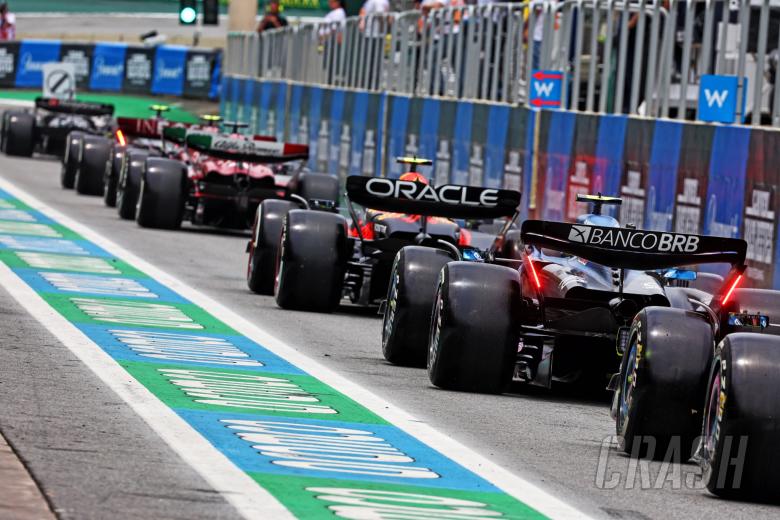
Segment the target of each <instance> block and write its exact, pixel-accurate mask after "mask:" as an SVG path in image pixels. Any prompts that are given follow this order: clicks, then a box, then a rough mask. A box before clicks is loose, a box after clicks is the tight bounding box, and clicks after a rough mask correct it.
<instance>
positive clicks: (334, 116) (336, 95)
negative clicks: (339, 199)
mask: <svg viewBox="0 0 780 520" xmlns="http://www.w3.org/2000/svg"><path fill="white" fill-rule="evenodd" d="M344 95H345V92H344V91H343V90H334V91H333V94H332V96H331V104H330V135H329V136H328V170H327V173H329V174H330V175H336V176H337V175H338V174H339V158H340V156H341V153H340V152H341V142H342V140H344V139H342V137H343V136H342V135H341V134H342V126H344V127H345V130H346V132H347V138H346V143H345V144H346V146H347V148H348V147H349V124H347V125H343V123H342V119H341V118H342V114H343V113H344ZM323 173H325V172H323Z"/></svg>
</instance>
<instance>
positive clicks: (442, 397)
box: [0, 156, 780, 520]
mask: <svg viewBox="0 0 780 520" xmlns="http://www.w3.org/2000/svg"><path fill="white" fill-rule="evenodd" d="M59 168H60V166H59V163H57V162H55V161H52V160H46V159H40V158H37V159H32V160H31V159H16V158H7V157H5V156H2V157H0V176H2V177H3V178H5V179H8V180H10V181H11V182H12V183H13V184H15V185H16V186H17V187H19V188H21V189H23V190H25V191H27V192H28V193H30V194H32V195H33V196H35V197H37V198H38V199H40V200H41V201H43V202H44V203H46V204H48V205H50V206H52V207H54V208H56V209H57V210H59V211H61V212H63V213H64V214H66V215H68V216H69V217H71V218H73V219H75V220H77V221H79V222H81V223H82V224H85V225H87V226H89V227H91V228H92V229H94V230H95V231H97V232H98V233H101V234H102V235H104V236H105V237H107V238H109V239H111V240H113V241H115V242H116V243H118V244H119V245H121V246H122V247H124V248H126V249H128V250H130V251H132V252H133V253H135V254H136V255H138V256H140V257H142V258H144V259H145V260H147V261H149V262H151V263H153V264H155V265H156V266H158V267H160V268H161V269H163V270H165V271H167V272H169V273H171V274H173V275H174V276H176V277H178V278H179V279H181V280H182V281H184V282H185V283H187V284H189V285H191V286H193V287H195V288H197V289H199V290H201V291H202V292H204V293H206V294H207V295H209V296H211V297H212V298H214V299H216V300H217V301H219V302H221V303H223V304H225V305H227V306H228V307H230V308H231V309H232V310H234V311H236V312H237V313H238V314H240V315H242V316H243V317H245V318H247V319H250V320H253V321H254V322H255V323H257V324H258V325H259V326H261V327H262V328H264V329H266V330H267V331H268V332H269V333H271V334H273V335H275V336H277V337H279V338H280V339H282V340H284V341H285V342H287V343H288V344H289V345H291V346H293V347H294V348H296V349H298V350H299V351H301V352H303V353H304V354H306V355H308V356H310V357H312V358H315V359H316V360H318V361H320V362H321V363H323V364H325V365H327V366H328V367H329V368H331V369H333V370H335V371H337V372H339V373H341V374H342V375H345V376H346V377H349V378H351V379H353V380H354V381H355V382H357V383H358V384H360V385H363V386H364V387H366V388H368V389H369V390H371V391H372V392H374V393H376V394H378V395H380V396H382V397H383V398H385V399H387V400H389V401H390V402H392V403H394V404H395V405H398V406H400V407H401V408H404V409H405V410H407V411H408V412H410V413H412V414H413V415H415V416H416V417H417V418H418V419H419V420H420V421H424V422H426V423H428V424H430V425H432V426H434V427H435V428H437V429H439V430H440V431H442V432H445V433H446V434H448V435H450V436H452V437H453V438H455V439H457V440H458V441H460V442H462V443H463V444H465V445H466V446H468V447H470V448H472V449H474V450H475V451H477V452H478V453H480V454H482V455H483V456H486V457H488V458H490V459H491V460H493V461H495V462H496V463H498V464H500V465H502V466H504V467H505V468H507V469H509V470H511V471H513V472H515V473H517V474H520V475H522V476H523V477H525V478H527V479H529V480H531V481H532V482H534V483H536V484H538V485H540V486H542V487H544V488H546V489H548V490H550V491H551V492H553V493H554V494H556V495H557V496H559V497H560V498H563V499H565V500H567V501H569V502H570V503H572V504H573V505H575V506H577V507H580V508H582V509H583V510H584V511H586V512H588V513H591V514H593V515H595V516H601V517H604V518H617V519H631V520H634V519H644V518H670V517H672V518H691V519H693V518H725V517H728V518H730V519H738V518H751V519H757V518H777V517H778V515H780V507H772V506H765V505H756V504H746V503H737V502H727V501H723V500H719V499H716V498H714V497H712V496H710V495H708V494H707V493H706V492H704V491H702V490H700V489H686V488H685V486H684V485H683V488H682V489H679V486H678V485H677V484H679V483H680V482H683V483H684V482H685V478H686V475H687V474H690V473H692V472H696V471H697V470H696V467H695V466H693V465H691V464H686V465H672V466H671V467H670V468H669V471H668V472H667V473H661V474H660V475H661V477H660V480H659V471H660V470H661V464H659V463H646V462H642V463H640V464H639V465H638V467H636V466H634V469H633V472H634V473H633V474H634V475H635V476H632V464H631V463H630V461H629V459H627V458H625V457H623V456H621V455H620V454H618V453H617V452H616V451H615V449H614V448H611V449H606V450H604V449H602V443H603V441H604V439H605V438H606V437H608V436H609V435H611V434H613V433H614V426H613V422H612V420H611V419H610V417H609V410H608V403H607V402H606V401H605V400H603V401H601V400H598V399H587V398H583V397H579V396H573V395H571V394H570V393H568V394H567V393H562V392H554V393H551V392H546V391H544V392H536V391H534V392H524V393H522V394H519V393H518V394H512V395H504V396H487V395H471V394H463V393H455V392H447V391H442V390H438V389H435V388H433V387H432V386H431V385H430V383H429V382H428V378H427V374H426V373H425V371H424V370H419V369H409V368H400V367H395V366H391V365H389V364H387V363H386V362H385V361H384V360H383V359H382V355H381V350H380V326H381V320H380V319H379V317H377V316H376V315H375V314H374V313H373V312H370V311H366V310H363V309H355V308H346V309H342V310H341V311H340V312H338V313H336V314H334V315H319V314H313V313H304V312H289V311H282V310H280V309H278V308H277V307H276V305H275V303H274V301H273V299H272V298H270V297H261V296H257V295H254V294H252V293H250V292H249V290H248V289H247V288H246V284H245V281H244V272H245V269H246V254H245V253H244V248H245V246H246V241H247V239H248V235H243V234H224V233H220V232H215V231H212V230H208V229H200V228H195V227H192V226H189V225H187V226H185V228H184V229H182V230H181V231H175V232H169V231H152V230H144V229H140V228H139V227H137V226H136V225H135V223H132V222H127V221H122V220H120V219H119V218H118V216H117V215H116V211H115V210H113V209H109V208H106V207H104V206H103V201H102V199H101V198H96V197H84V196H78V195H76V194H75V193H73V192H72V191H64V190H62V189H61V188H60V187H59ZM0 309H3V312H0V326H1V327H2V329H0V330H2V331H4V335H3V338H2V341H1V342H0V344H2V345H5V348H2V349H0V377H2V379H0V381H2V383H3V384H2V385H0V426H2V427H3V428H4V430H3V431H4V433H5V434H6V435H7V436H8V437H9V438H10V440H11V442H13V443H14V444H15V447H16V449H17V450H18V451H19V452H20V453H21V454H22V456H23V457H24V458H25V459H27V460H28V461H29V464H28V466H29V467H30V468H31V470H32V473H33V475H34V476H35V478H36V479H37V480H38V482H40V483H41V485H42V488H43V489H44V492H45V493H47V495H48V496H49V498H50V499H51V501H52V503H53V504H54V506H55V508H58V507H64V508H66V509H67V510H69V511H71V512H73V511H74V508H75V511H76V513H79V512H80V513H81V514H73V515H72V517H73V518H86V517H90V516H91V517H96V518H97V517H103V516H107V515H105V511H101V508H103V507H110V510H111V513H112V514H111V516H112V517H115V516H114V513H116V512H125V514H124V515H118V516H116V517H120V516H126V517H132V516H134V517H147V516H149V517H151V516H153V517H156V518H178V517H179V516H181V517H185V516H188V517H199V516H210V517H212V518H223V517H224V518H231V517H232V516H231V515H233V514H234V513H233V512H232V511H231V510H230V508H229V507H228V506H227V504H225V503H224V501H223V500H222V499H221V498H220V497H218V496H213V493H212V494H209V493H208V485H206V484H205V483H203V482H202V480H201V479H200V478H199V477H197V475H194V472H192V470H189V469H188V468H187V467H186V466H184V465H183V463H182V462H181V461H180V460H178V459H177V457H176V455H174V454H173V453H172V452H171V450H170V449H168V448H166V447H165V446H164V445H163V444H162V441H160V440H159V439H156V438H155V437H154V434H153V433H151V432H150V431H149V429H148V427H146V426H145V425H144V424H143V423H141V422H140V421H139V420H138V419H137V418H136V417H133V416H132V412H131V411H129V410H127V409H124V408H123V405H122V404H121V401H120V400H119V399H118V398H117V397H116V396H113V395H111V393H110V391H108V390H107V389H105V388H102V387H101V383H100V382H99V381H98V380H97V379H96V378H95V377H93V376H91V374H89V373H88V371H87V369H86V368H84V367H83V366H80V363H79V362H78V361H77V360H75V359H74V358H73V356H72V355H70V354H69V353H68V352H67V351H66V350H65V348H64V347H61V348H58V345H57V344H56V341H55V340H54V339H53V338H51V336H49V335H48V334H47V333H46V332H45V331H43V330H42V329H41V328H40V327H39V326H38V325H37V323H35V322H34V321H33V320H30V319H26V317H25V316H23V315H21V313H23V311H21V310H19V308H18V306H16V305H15V304H14V303H13V302H12V301H10V300H9V298H8V296H7V295H6V294H2V293H0ZM11 347H13V348H11ZM9 356H10V357H9ZM9 360H10V361H9ZM9 362H10V364H9ZM314 375H315V376H316V374H314ZM8 410H10V411H8ZM66 414H67V417H65V415H66ZM52 417H54V419H53V420H52ZM98 418H100V419H98ZM96 420H98V422H99V424H100V426H102V428H100V427H99V426H98V425H95V424H93V423H94V422H95V421H96ZM117 420H121V421H122V424H121V426H119V425H117V424H115V421H117ZM60 421H64V422H63V423H62V424H60ZM100 421H102V422H100ZM81 424H83V425H89V426H86V427H82V428H79V427H78V425H81ZM85 428H86V429H87V430H88V431H89V432H90V435H86V436H85V435H84V430H85ZM97 428H100V429H97ZM6 430H7V431H6ZM127 439H129V442H132V444H133V446H132V448H131V449H127V447H126V446H124V445H123V443H124V442H128V440H127ZM74 446H75V447H78V448H79V449H81V450H87V451H88V452H89V453H91V455H89V456H88V457H85V456H82V455H81V454H79V453H78V452H73V451H67V450H61V449H58V448H60V447H65V448H69V447H74ZM135 452H138V453H141V454H142V455H141V457H142V460H138V461H135V462H133V463H132V464H129V467H128V465H127V464H123V463H122V460H124V459H126V458H128V457H130V456H131V455H132V454H133V453H135ZM600 453H601V454H606V455H607V458H606V459H605V460H604V459H603V458H602V466H601V471H599V467H600V466H599V455H600ZM114 457H118V458H116V459H115V458H114ZM87 458H89V459H93V460H94V461H95V462H94V464H89V463H86V462H85V460H84V459H87ZM127 460H130V459H127ZM643 468H648V469H649V473H645V472H644V471H643ZM63 472H64V473H63ZM95 472H97V475H99V477H98V476H97V475H96V474H95ZM614 474H617V475H619V476H620V480H619V481H617V482H616V485H611V484H610V483H615V479H616V478H617V477H616V476H615V475H614ZM643 474H644V475H649V485H650V486H651V487H652V486H654V485H656V484H662V485H661V486H660V488H658V489H641V486H640V484H641V483H642V478H641V476H642V475H643ZM600 475H601V478H600ZM664 476H665V477H666V478H665V479H664ZM146 478H152V479H153V481H151V482H144V479H146ZM611 479H612V480H611ZM661 480H663V482H660V481H661ZM74 482H78V483H79V484H81V483H82V482H83V484H84V486H86V487H87V488H88V489H86V490H85V489H81V488H80V487H79V486H77V485H75V484H74ZM599 482H605V483H607V485H606V486H605V485H599ZM627 482H628V484H627ZM632 484H633V485H632ZM90 486H92V487H93V488H94V489H93V490H92V492H98V491H99V492H101V493H102V496H103V497H108V498H107V500H108V502H101V500H98V499H95V498H93V499H89V500H87V498H88V497H89V493H90ZM627 487H629V488H630V489H627ZM645 487H647V486H645ZM128 490H134V491H132V492H131V491H128ZM114 493H116V495H114ZM145 493H149V494H151V495H152V497H153V498H151V499H150V498H146V494H145ZM115 496H119V497H121V499H114V497H115ZM133 497H135V499H134V498H133ZM158 497H162V498H158ZM204 497H205V498H204ZM150 500H151V501H153V502H154V504H152V505H149V504H144V503H145V502H147V501H150ZM139 507H140V508H143V507H153V508H155V509H154V513H153V514H150V511H147V513H146V514H143V509H137V508H139ZM188 510H189V511H194V512H197V513H198V514H195V515H188V514H187V511H188ZM218 515H224V516H218Z"/></svg>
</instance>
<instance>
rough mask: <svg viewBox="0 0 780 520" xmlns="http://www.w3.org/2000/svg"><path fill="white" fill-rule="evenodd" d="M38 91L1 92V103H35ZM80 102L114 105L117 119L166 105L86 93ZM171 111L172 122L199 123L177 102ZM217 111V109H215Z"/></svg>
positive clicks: (153, 100) (152, 99)
mask: <svg viewBox="0 0 780 520" xmlns="http://www.w3.org/2000/svg"><path fill="white" fill-rule="evenodd" d="M40 95H41V93H40V91H37V90H0V102H1V101H2V99H16V100H24V101H34V100H35V98H36V97H38V96H40ZM76 97H77V98H78V99H79V100H80V101H93V102H97V103H111V104H113V105H114V110H115V112H114V113H115V114H116V116H117V117H150V116H151V115H152V111H151V110H149V105H152V104H154V103H166V101H164V100H163V99H160V98H156V97H144V96H128V95H120V94H95V93H84V94H78V95H77V96H76ZM168 104H169V106H170V107H171V111H170V112H168V113H167V114H166V118H167V119H170V120H171V121H178V122H182V123H197V122H198V116H197V115H195V114H193V113H192V112H189V111H187V110H185V109H184V108H182V107H181V105H179V104H177V103H176V102H171V103H168ZM215 111H216V109H215Z"/></svg>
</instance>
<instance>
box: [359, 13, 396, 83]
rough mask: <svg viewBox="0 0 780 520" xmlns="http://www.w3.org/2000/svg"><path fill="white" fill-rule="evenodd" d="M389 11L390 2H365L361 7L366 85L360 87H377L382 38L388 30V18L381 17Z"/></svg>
mask: <svg viewBox="0 0 780 520" xmlns="http://www.w3.org/2000/svg"><path fill="white" fill-rule="evenodd" d="M389 11H390V2H389V1H388V0H366V1H365V3H364V4H363V7H361V8H360V30H361V31H362V32H363V35H364V36H365V38H366V43H367V55H368V56H367V60H366V61H367V64H368V67H367V70H368V84H367V85H364V84H361V85H360V86H361V87H368V88H376V87H377V86H378V81H379V70H380V65H381V61H382V51H383V47H384V36H385V33H386V32H387V31H388V30H389V28H390V24H389V20H388V18H387V17H386V16H382V15H383V14H385V13H387V12H389ZM366 17H368V20H366ZM362 81H363V78H362V77H361V82H362Z"/></svg>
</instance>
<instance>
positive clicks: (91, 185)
mask: <svg viewBox="0 0 780 520" xmlns="http://www.w3.org/2000/svg"><path fill="white" fill-rule="evenodd" d="M110 159H111V141H110V140H108V139H106V138H105V137H99V136H95V135H85V136H84V137H83V141H82V143H81V164H80V165H79V167H78V169H77V170H76V178H75V179H74V187H75V188H76V192H77V193H79V194H81V195H103V178H104V177H105V175H106V168H107V167H108V165H109V161H110Z"/></svg>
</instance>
